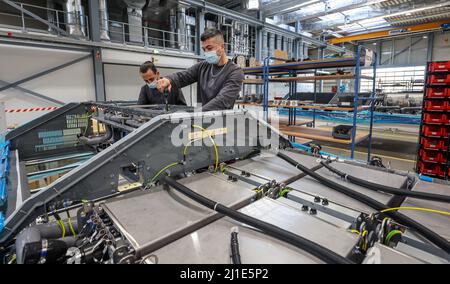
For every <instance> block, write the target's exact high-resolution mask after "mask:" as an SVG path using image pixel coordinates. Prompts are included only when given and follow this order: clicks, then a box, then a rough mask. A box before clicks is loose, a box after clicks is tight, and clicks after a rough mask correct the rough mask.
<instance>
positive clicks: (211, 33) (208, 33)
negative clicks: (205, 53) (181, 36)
mask: <svg viewBox="0 0 450 284" xmlns="http://www.w3.org/2000/svg"><path fill="white" fill-rule="evenodd" d="M215 36H220V37H221V38H222V40H223V34H222V32H221V31H219V30H218V29H216V28H207V29H205V31H204V32H203V33H202V35H201V37H200V39H201V41H205V40H207V39H209V38H212V37H215Z"/></svg>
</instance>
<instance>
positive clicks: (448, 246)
mask: <svg viewBox="0 0 450 284" xmlns="http://www.w3.org/2000/svg"><path fill="white" fill-rule="evenodd" d="M277 156H278V157H280V158H281V159H283V160H285V161H286V162H288V163H289V164H291V165H293V166H295V167H296V168H298V169H299V170H301V171H302V172H304V173H306V174H308V175H309V176H310V177H312V178H314V179H316V180H317V181H319V182H320V183H322V184H324V185H326V186H328V187H330V188H332V189H334V190H336V191H339V192H341V193H343V194H345V195H347V196H350V197H352V198H354V199H356V200H358V201H360V202H362V203H364V204H366V205H368V206H370V207H372V208H374V209H375V210H377V211H382V210H385V209H389V207H387V206H386V205H384V204H383V203H380V202H378V201H376V200H375V199H372V198H370V197H368V196H366V195H364V194H361V193H359V192H357V191H354V190H352V189H350V188H348V187H345V186H343V185H341V184H339V183H336V182H334V181H331V180H329V179H326V178H324V177H322V176H320V175H319V174H317V173H315V172H313V171H311V170H310V169H308V168H307V167H304V166H303V165H301V164H299V163H298V162H296V161H295V160H294V159H292V158H291V157H289V156H286V155H285V154H283V153H280V152H278V154H277ZM384 214H386V215H388V216H389V217H391V218H392V219H394V220H395V221H396V222H398V223H400V224H403V225H405V226H407V227H410V228H413V229H414V230H416V231H417V232H418V233H420V234H421V235H422V236H424V237H425V238H426V239H428V240H429V241H430V242H432V243H433V244H435V245H436V246H438V247H439V248H441V249H443V250H444V251H445V252H446V253H450V243H449V242H448V241H447V240H446V239H444V238H442V237H441V236H439V235H438V234H436V233H435V232H433V231H431V230H430V229H428V228H427V227H425V226H423V225H421V224H419V223H417V222H416V221H414V220H413V219H411V218H409V217H407V216H405V215H403V214H401V213H398V212H396V211H389V212H386V213H384Z"/></svg>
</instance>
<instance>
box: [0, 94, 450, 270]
mask: <svg viewBox="0 0 450 284" xmlns="http://www.w3.org/2000/svg"><path fill="white" fill-rule="evenodd" d="M5 141H6V142H5V143H4V144H3V146H2V168H1V169H2V187H1V188H0V193H1V194H0V198H1V199H0V204H1V209H2V210H1V212H2V213H0V256H1V259H2V261H3V262H5V263H102V264H109V263H133V264H137V263H147V264H151V263H225V264H227V263H236V264H237V263H367V264H370V263H449V262H450V254H449V253H450V244H449V239H450V229H449V228H450V217H449V216H448V215H446V211H449V210H448V209H449V202H450V195H449V194H448V191H447V192H446V191H445V189H444V186H439V185H436V184H431V183H427V182H424V181H418V180H417V179H416V178H415V176H413V175H409V174H407V173H404V172H395V171H392V170H387V169H385V168H377V167H372V166H365V165H361V164H358V163H355V162H348V161H346V162H344V161H340V160H337V159H325V158H322V157H320V156H317V155H316V156H313V155H310V154H307V153H304V152H300V151H298V150H295V149H294V148H292V145H291V143H290V142H289V141H288V140H287V139H286V138H285V137H283V136H282V135H281V134H280V133H279V132H278V130H277V129H276V128H275V127H272V126H270V125H268V124H267V123H266V122H264V121H263V120H260V119H258V118H257V116H255V115H254V114H253V113H251V112H250V111H248V110H232V111H216V112H205V113H201V112H195V110H194V109H193V108H188V107H180V106H164V105H162V106H139V105H136V104H135V103H134V102H108V103H94V102H87V103H73V104H68V105H66V106H64V107H62V108H60V109H58V110H55V111H53V112H51V113H48V114H46V115H44V116H42V117H40V118H38V119H36V120H33V121H31V122H29V123H27V124H25V125H23V126H21V127H19V128H17V129H15V130H13V131H11V132H10V133H8V135H7V136H6V140H5ZM408 207H409V208H411V207H414V208H417V207H421V208H433V210H431V209H430V211H433V212H424V211H417V210H415V211H407V210H402V208H403V209H404V208H408Z"/></svg>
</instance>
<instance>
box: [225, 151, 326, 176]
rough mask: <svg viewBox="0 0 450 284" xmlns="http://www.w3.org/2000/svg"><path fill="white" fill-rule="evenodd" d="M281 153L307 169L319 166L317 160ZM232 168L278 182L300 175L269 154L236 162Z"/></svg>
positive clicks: (287, 164)
mask: <svg viewBox="0 0 450 284" xmlns="http://www.w3.org/2000/svg"><path fill="white" fill-rule="evenodd" d="M283 153H284V154H286V155H288V156H289V157H292V158H293V159H295V160H296V161H298V162H300V163H302V164H303V165H305V166H307V167H308V168H312V167H314V166H317V165H319V162H318V161H317V158H314V157H311V156H306V155H302V154H298V153H292V152H285V151H283ZM233 166H234V167H236V168H239V169H241V170H245V171H248V172H250V173H254V174H258V175H262V176H264V177H267V178H269V179H271V180H273V179H275V180H276V181H278V182H281V181H283V180H286V179H288V178H290V177H293V176H296V175H298V174H300V173H301V171H299V170H298V169H296V168H294V167H293V166H292V165H290V164H289V163H287V162H285V161H283V160H282V159H281V158H279V157H277V156H276V155H274V154H272V153H270V152H263V153H262V154H261V155H260V156H258V157H254V158H251V159H248V160H245V161H240V162H237V163H235V164H234V165H233Z"/></svg>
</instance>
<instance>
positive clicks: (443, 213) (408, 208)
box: [380, 206, 450, 216]
mask: <svg viewBox="0 0 450 284" xmlns="http://www.w3.org/2000/svg"><path fill="white" fill-rule="evenodd" d="M396 210H415V211H423V212H429V213H436V214H442V215H446V216H450V212H445V211H440V210H434V209H429V208H421V207H408V206H405V207H395V208H388V209H384V210H381V211H380V212H381V213H385V212H389V211H396Z"/></svg>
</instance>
